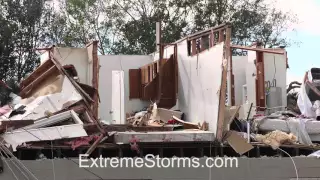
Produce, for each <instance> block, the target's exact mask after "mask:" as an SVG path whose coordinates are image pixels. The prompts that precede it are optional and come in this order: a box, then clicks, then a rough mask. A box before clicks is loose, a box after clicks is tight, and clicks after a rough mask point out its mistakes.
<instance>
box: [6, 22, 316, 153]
mask: <svg viewBox="0 0 320 180" xmlns="http://www.w3.org/2000/svg"><path fill="white" fill-rule="evenodd" d="M158 36H159V34H158ZM230 38H231V27H230V25H228V24H224V25H220V26H218V27H213V28H210V29H208V30H205V31H201V32H198V33H195V34H193V35H189V36H187V37H185V38H183V39H181V40H179V41H177V42H174V43H171V44H164V43H160V42H157V43H158V45H159V50H158V51H157V52H155V53H153V54H151V55H145V56H144V55H141V56H129V55H126V56H125V55H106V56H98V53H97V44H98V42H96V41H94V42H92V43H90V44H88V45H87V46H86V48H59V47H54V46H53V47H50V48H44V49H38V50H39V51H40V52H41V53H42V55H41V65H40V66H39V67H38V68H37V69H36V70H35V71H34V72H33V73H32V74H31V75H29V76H28V77H26V78H25V79H24V80H23V81H22V82H21V84H20V88H21V92H20V94H19V95H14V94H13V93H11V96H12V97H13V100H12V102H10V103H9V104H8V105H5V106H3V107H2V108H1V111H0V113H1V117H0V119H1V120H0V121H1V125H0V130H1V133H2V134H1V139H2V142H1V149H2V150H4V149H5V150H6V152H8V150H10V151H13V152H20V153H17V156H18V157H19V158H22V156H23V153H25V152H26V151H24V150H38V151H40V152H42V153H44V150H45V149H55V150H56V151H57V153H56V156H57V157H62V156H64V157H65V156H72V155H70V152H69V151H68V155H65V154H64V153H65V152H64V153H62V151H63V150H71V151H72V152H73V153H74V152H76V153H75V154H76V156H77V155H78V154H79V153H80V152H82V153H87V154H94V153H95V154H99V155H101V154H104V153H103V152H104V151H106V150H107V149H112V150H116V153H115V154H114V153H113V155H111V154H107V156H125V154H123V153H124V152H123V151H122V148H123V147H128V148H129V149H130V151H134V152H136V153H139V154H140V155H142V156H143V154H145V153H146V152H143V150H147V149H148V150H149V151H150V149H156V150H159V151H158V152H152V153H158V154H160V155H162V156H165V155H164V151H163V149H164V148H166V147H167V148H178V149H181V148H182V149H183V148H189V149H190V148H198V149H200V151H199V153H200V154H197V155H199V156H204V155H206V152H205V150H204V149H205V148H211V145H212V144H213V145H214V146H213V147H214V148H215V149H216V151H215V155H224V154H227V155H235V154H232V153H230V152H229V153H228V152H226V151H225V152H224V150H223V149H224V148H228V147H231V148H232V149H233V150H234V151H233V152H236V153H238V154H240V155H242V154H246V155H248V154H249V153H248V152H250V153H251V154H257V155H258V156H259V155H260V153H261V152H260V149H259V147H271V148H272V149H273V150H276V149H277V148H279V147H287V148H294V149H296V150H297V149H301V148H305V149H311V150H312V151H313V150H316V149H318V148H319V147H318V146H317V145H316V142H318V141H320V140H319V137H320V136H319V135H320V134H319V129H320V125H319V121H317V120H316V118H317V117H316V116H317V115H315V114H316V112H318V111H319V110H318V109H317V104H318V105H319V103H318V101H317V100H318V99H317V97H320V96H318V95H320V93H319V91H318V90H317V88H314V86H313V85H312V83H310V82H309V81H307V80H306V81H305V83H304V84H303V86H302V88H301V91H302V93H300V94H299V96H300V97H299V101H298V104H299V108H300V110H301V112H302V114H303V115H304V116H303V115H300V114H295V113H293V112H291V111H289V110H287V109H286V106H287V99H286V95H287V92H286V69H287V67H288V60H287V54H286V51H285V50H284V49H281V48H279V49H264V48H261V47H259V44H255V45H253V46H251V47H244V46H236V45H231V43H230ZM157 39H161V38H160V37H158V38H157ZM232 49H238V50H239V49H240V50H245V51H248V52H247V55H246V56H232V54H231V52H232V51H231V50H232ZM310 84H311V86H310ZM305 85H306V86H307V85H308V87H309V89H311V91H314V92H315V93H316V94H317V96H315V99H314V98H310V96H308V93H306V89H305V88H304V87H306V86H305ZM6 88H9V87H6ZM311 91H310V92H311ZM98 92H99V93H98ZM312 96H313V95H312ZM311 101H312V102H311ZM314 101H315V103H313V102H314ZM312 103H313V104H312ZM315 107H316V108H315ZM309 111H312V112H311V115H310V113H309V114H308V112H309ZM306 117H308V118H306ZM318 127H319V128H318ZM213 142H218V143H213ZM218 149H220V150H219V152H218ZM319 149H320V148H319ZM273 150H271V151H273ZM21 152H23V153H21ZM210 152H211V149H210ZM252 152H255V153H252ZM268 152H270V150H269V151H268ZM295 152H297V151H295ZM108 153H110V152H109V151H108ZM177 153H179V155H181V156H183V155H185V154H184V151H180V150H179V151H178V152H177ZM194 153H195V152H193V153H192V154H191V155H192V156H195V155H196V154H194ZM37 154H39V152H37ZM129 154H130V153H129ZM271 154H272V153H271ZM297 154H299V152H298V153H297ZM131 155H132V153H131ZM173 155H176V154H175V153H173ZM210 155H211V154H210Z"/></svg>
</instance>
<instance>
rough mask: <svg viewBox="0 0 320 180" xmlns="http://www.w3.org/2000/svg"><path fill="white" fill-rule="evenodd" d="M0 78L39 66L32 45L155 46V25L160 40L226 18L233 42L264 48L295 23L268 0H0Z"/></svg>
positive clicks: (137, 50) (117, 50)
mask: <svg viewBox="0 0 320 180" xmlns="http://www.w3.org/2000/svg"><path fill="white" fill-rule="evenodd" d="M0 2H1V3H0V10H1V12H0V23H1V25H2V27H1V28H0V61H1V64H2V66H1V67H0V78H2V79H5V80H6V79H12V78H13V79H15V80H16V81H17V82H18V81H20V80H21V79H22V78H23V77H24V76H25V75H26V74H28V73H30V72H31V71H32V70H33V69H34V67H35V66H36V65H37V63H38V62H39V61H38V58H37V55H36V54H35V51H34V48H35V47H38V46H49V45H53V44H55V45H60V46H72V47H83V45H84V44H86V43H88V42H89V41H91V40H93V39H95V40H99V41H100V43H99V52H100V54H149V53H152V52H154V51H155V49H156V44H155V24H156V22H157V21H161V22H162V41H163V42H164V43H171V42H174V41H176V40H178V39H180V38H182V37H183V36H186V35H188V34H190V33H193V32H196V31H199V30H202V29H205V28H208V27H211V26H216V25H218V24H221V23H224V22H230V23H231V24H232V43H234V44H238V45H248V44H251V43H252V42H255V41H261V42H263V44H264V45H265V46H266V47H274V46H279V45H290V44H289V43H290V41H289V40H288V39H286V37H285V36H283V33H284V32H286V31H287V30H288V28H289V25H290V24H292V23H295V22H296V17H295V16H294V15H293V14H289V13H285V12H281V11H279V10H277V9H276V8H274V7H273V6H272V5H270V4H266V0H112V1H108V2H107V1H104V0H53V1H52V0H51V1H43V0H0Z"/></svg>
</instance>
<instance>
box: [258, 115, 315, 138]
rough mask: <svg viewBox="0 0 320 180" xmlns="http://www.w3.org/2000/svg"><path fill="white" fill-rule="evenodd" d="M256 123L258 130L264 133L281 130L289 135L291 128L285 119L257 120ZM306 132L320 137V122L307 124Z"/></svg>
mask: <svg viewBox="0 0 320 180" xmlns="http://www.w3.org/2000/svg"><path fill="white" fill-rule="evenodd" d="M255 122H256V123H258V124H259V126H258V129H259V130H262V131H274V130H280V131H283V132H287V133H289V132H290V130H289V127H288V124H287V122H286V120H283V119H268V118H267V119H262V120H261V119H256V120H255ZM305 125H306V131H307V132H308V134H309V135H310V136H311V135H313V134H314V135H318V134H319V135H320V121H316V120H310V121H307V122H306V123H305Z"/></svg>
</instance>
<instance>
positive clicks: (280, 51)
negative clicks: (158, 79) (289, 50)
mask: <svg viewBox="0 0 320 180" xmlns="http://www.w3.org/2000/svg"><path fill="white" fill-rule="evenodd" d="M231 48H235V49H243V50H247V51H257V52H264V53H271V54H282V55H283V54H285V50H268V49H262V48H254V47H247V46H239V45H231Z"/></svg>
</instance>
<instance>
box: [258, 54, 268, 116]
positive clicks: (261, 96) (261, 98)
mask: <svg viewBox="0 0 320 180" xmlns="http://www.w3.org/2000/svg"><path fill="white" fill-rule="evenodd" d="M256 67H257V85H256V88H257V89H256V93H257V96H256V100H257V102H256V104H257V106H258V107H259V108H258V111H260V110H264V108H263V107H266V100H265V80H264V58H263V52H256ZM260 107H261V108H260Z"/></svg>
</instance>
